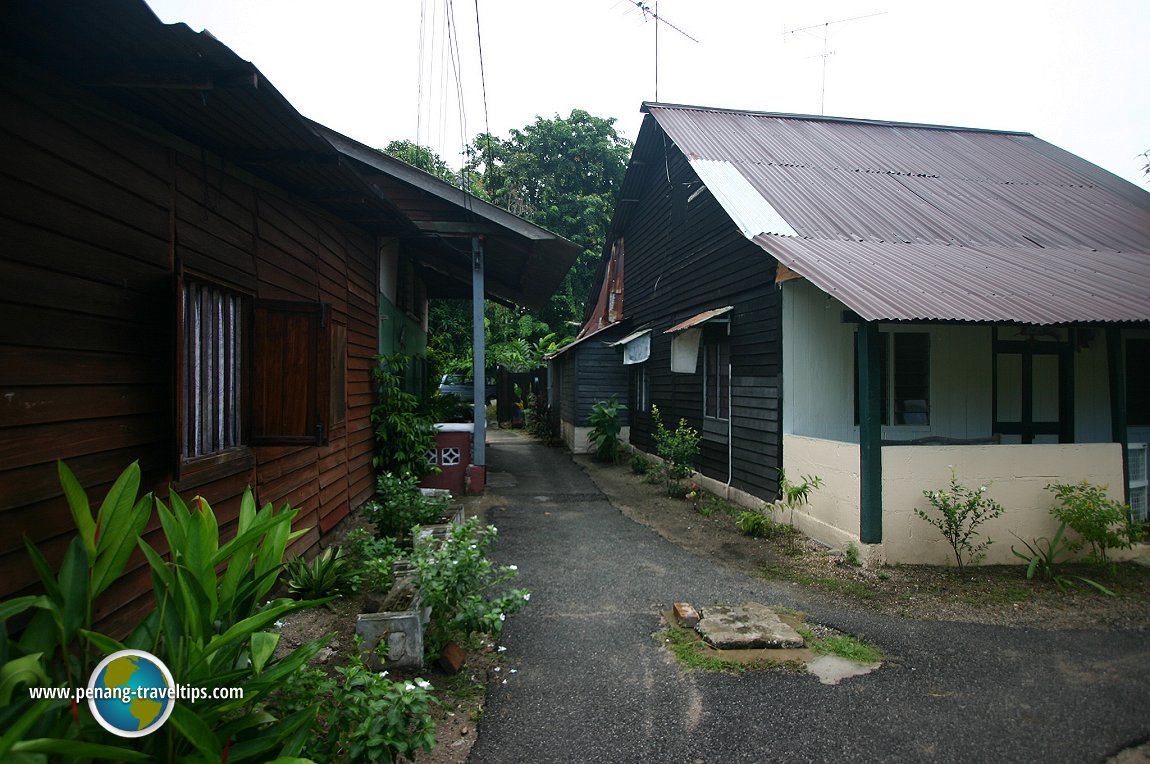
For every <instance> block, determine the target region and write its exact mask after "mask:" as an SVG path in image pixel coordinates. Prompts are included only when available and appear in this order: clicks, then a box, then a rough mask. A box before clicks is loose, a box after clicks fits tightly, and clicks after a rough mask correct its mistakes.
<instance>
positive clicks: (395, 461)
mask: <svg viewBox="0 0 1150 764" xmlns="http://www.w3.org/2000/svg"><path fill="white" fill-rule="evenodd" d="M378 361H379V362H378V363H377V364H376V366H375V367H374V368H373V369H372V379H373V380H374V382H375V388H376V397H377V402H376V404H375V406H374V407H373V408H372V410H371V423H372V425H373V426H374V428H375V440H376V444H377V445H378V446H379V454H378V456H376V458H375V465H376V467H378V468H380V469H383V470H386V471H389V472H395V473H397V474H408V475H414V476H416V477H417V478H418V477H419V476H421V475H424V474H425V473H427V472H429V471H432V470H438V469H439V468H438V467H433V466H432V465H430V464H428V461H427V453H428V451H430V450H431V449H433V448H435V434H436V429H435V420H434V419H433V418H432V417H431V416H430V415H428V414H427V413H424V412H423V411H421V404H420V400H419V396H416V395H413V394H411V393H409V392H407V391H405V390H404V389H403V381H404V372H405V371H406V370H407V364H408V358H407V356H405V355H402V354H399V353H395V354H393V355H389V356H380V358H379V359H378Z"/></svg>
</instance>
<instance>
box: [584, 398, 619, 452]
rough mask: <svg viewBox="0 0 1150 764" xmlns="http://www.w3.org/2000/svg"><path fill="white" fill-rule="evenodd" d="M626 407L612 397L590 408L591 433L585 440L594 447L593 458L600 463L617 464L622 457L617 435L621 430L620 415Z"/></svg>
mask: <svg viewBox="0 0 1150 764" xmlns="http://www.w3.org/2000/svg"><path fill="white" fill-rule="evenodd" d="M626 410H627V407H626V406H624V405H623V404H621V403H619V401H618V400H616V399H615V396H614V395H612V396H611V399H610V400H606V401H599V402H598V403H596V404H595V405H594V406H592V407H591V416H590V418H589V419H588V421H589V423H590V424H591V432H589V433H588V434H587V439H588V440H589V441H590V442H591V445H593V446H594V447H595V458H596V459H598V460H599V461H602V462H610V463H611V464H617V463H618V462H619V458H620V456H621V455H622V452H623V450H622V445H623V444H622V441H620V440H619V433H620V432H621V431H622V429H623V423H622V421H621V420H620V415H621V414H622V413H623V412H625V411H626Z"/></svg>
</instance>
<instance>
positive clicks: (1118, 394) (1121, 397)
mask: <svg viewBox="0 0 1150 764" xmlns="http://www.w3.org/2000/svg"><path fill="white" fill-rule="evenodd" d="M1124 351H1125V348H1124V347H1123V345H1122V330H1121V329H1120V328H1118V327H1117V326H1108V327H1106V367H1107V371H1108V373H1109V376H1110V437H1111V439H1112V440H1113V441H1114V442H1115V443H1119V444H1120V445H1121V446H1122V496H1123V499H1122V500H1123V501H1124V502H1125V503H1127V504H1129V503H1130V461H1129V457H1128V455H1127V453H1126V451H1127V441H1128V440H1130V437H1129V433H1128V432H1127V423H1126V359H1125V352H1124Z"/></svg>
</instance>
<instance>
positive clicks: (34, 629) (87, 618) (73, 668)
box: [0, 462, 152, 761]
mask: <svg viewBox="0 0 1150 764" xmlns="http://www.w3.org/2000/svg"><path fill="white" fill-rule="evenodd" d="M57 468H58V473H59V479H60V484H61V485H62V486H63V488H64V496H65V498H66V500H67V502H68V508H69V509H70V510H71V513H72V519H73V522H75V524H76V529H77V535H76V536H75V537H74V538H73V539H72V542H71V543H70V544H69V546H68V549H67V551H66V552H65V553H64V557H63V559H62V561H61V563H60V566H59V568H58V570H55V571H54V570H52V567H51V566H50V565H49V564H48V561H47V559H46V558H45V557H44V555H43V554H42V553H41V552H40V550H39V548H38V547H37V546H36V545H35V544H33V543H32V542H31V541H29V540H28V539H27V538H25V540H24V546H25V548H26V549H27V551H28V556H29V559H30V560H31V562H32V565H33V567H34V568H35V569H36V573H37V574H38V575H39V577H40V584H41V587H42V588H43V590H44V594H42V595H29V596H25V597H17V598H14V599H10V600H6V601H4V602H2V603H0V645H2V649H0V730H4V732H2V733H0V760H5V761H7V760H8V759H9V757H11V758H13V759H18V758H19V757H24V758H25V760H29V761H32V760H35V757H36V756H40V757H46V756H56V757H59V756H71V757H90V758H107V759H116V760H123V761H144V760H147V758H148V757H147V756H146V755H145V754H143V753H141V752H139V751H137V750H133V749H130V748H125V747H121V746H119V745H116V744H114V740H113V739H111V736H110V735H108V734H107V733H104V732H103V730H102V729H101V728H99V727H98V725H97V724H96V722H95V721H94V720H93V719H92V718H91V717H90V716H89V715H88V714H87V713H83V714H77V716H76V717H73V716H72V715H71V713H70V706H69V703H68V701H66V700H37V701H35V702H33V701H32V700H31V698H30V696H29V694H28V693H27V691H26V689H25V688H26V687H30V686H46V687H61V686H66V687H69V688H71V689H72V690H73V691H74V690H75V689H76V688H77V687H82V686H86V685H87V679H88V675H89V674H90V673H91V671H92V668H93V667H94V665H95V661H96V660H98V659H99V657H102V655H101V651H102V648H103V647H104V645H105V643H106V642H110V641H111V640H108V639H107V638H106V637H104V636H103V635H101V634H98V633H96V632H94V631H93V607H94V604H95V601H96V597H98V596H99V595H100V594H101V593H102V592H104V591H106V590H107V588H108V587H109V586H110V585H111V584H112V583H113V582H114V581H115V580H116V579H117V578H119V576H120V575H121V574H122V573H123V571H124V566H125V565H126V564H127V561H128V557H129V555H130V554H131V552H132V551H133V550H134V549H135V547H136V543H137V541H138V539H139V534H140V532H141V531H142V530H143V529H144V527H145V526H146V525H147V522H148V518H149V516H150V515H151V511H152V495H151V494H146V495H145V496H143V497H141V498H139V499H137V494H138V492H139V488H140V468H139V465H138V464H137V463H135V462H133V463H132V464H131V465H130V466H129V467H128V468H127V469H125V470H124V471H123V473H121V474H120V476H119V477H118V478H117V480H116V481H115V483H114V484H113V485H112V487H111V489H109V491H108V493H107V495H106V496H105V497H104V500H103V502H102V503H101V504H100V507H99V509H98V510H97V512H96V515H95V516H94V517H93V514H92V510H91V507H90V505H89V503H88V497H87V495H86V494H85V493H84V490H83V488H81V487H80V484H79V482H78V481H77V480H76V477H75V475H73V474H72V471H71V470H70V469H68V467H67V465H65V464H64V463H63V462H59V463H58V464H57ZM29 611H31V617H30V620H29V621H28V622H27V624H26V625H25V626H24V628H23V631H22V633H20V634H19V635H15V636H14V635H10V634H9V633H8V624H9V622H10V620H11V619H13V618H16V617H18V616H21V615H22V614H24V613H26V612H29ZM85 711H86V709H85ZM29 757H31V758H29Z"/></svg>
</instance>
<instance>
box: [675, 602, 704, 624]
mask: <svg viewBox="0 0 1150 764" xmlns="http://www.w3.org/2000/svg"><path fill="white" fill-rule="evenodd" d="M675 618H676V620H678V621H679V623H681V624H682V625H683V626H684V627H685V628H688V629H693V628H695V626H696V625H697V624H698V623H699V612H698V611H697V610H695V608H694V607H692V606H691V603H689V602H676V603H675Z"/></svg>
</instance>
